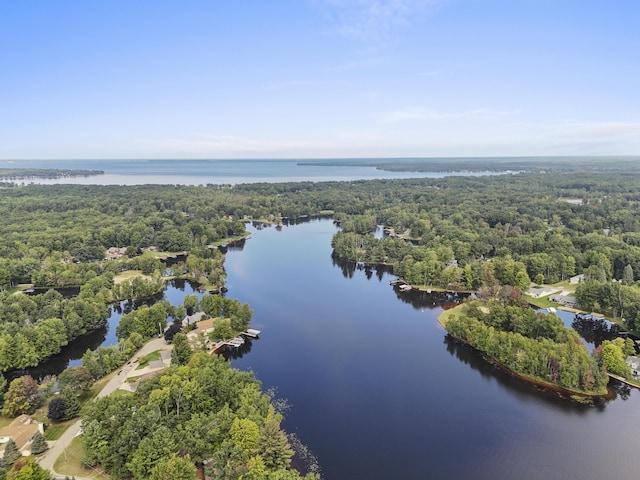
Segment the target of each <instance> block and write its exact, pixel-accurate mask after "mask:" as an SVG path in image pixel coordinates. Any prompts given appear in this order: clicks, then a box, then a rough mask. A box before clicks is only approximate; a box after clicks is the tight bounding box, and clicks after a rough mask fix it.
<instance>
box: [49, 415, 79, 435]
mask: <svg viewBox="0 0 640 480" xmlns="http://www.w3.org/2000/svg"><path fill="white" fill-rule="evenodd" d="M75 420H76V419H75V418H74V419H72V420H67V421H66V422H61V423H53V424H51V425H49V426H48V427H47V429H46V430H45V432H44V439H45V440H57V439H59V438H60V437H61V436H62V434H63V433H64V432H65V430H66V429H67V428H69V425H71V424H72V423H73V422H75Z"/></svg>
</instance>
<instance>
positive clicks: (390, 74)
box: [0, 0, 640, 159]
mask: <svg viewBox="0 0 640 480" xmlns="http://www.w3.org/2000/svg"><path fill="white" fill-rule="evenodd" d="M638 25H640V2H638V1H637V0H617V1H615V2H607V1H604V0H581V1H577V0H277V1H264V0H260V1H257V0H246V1H242V0H235V1H231V0H207V1H196V0H181V1H179V2H178V1H164V0H153V1H150V0H136V1H130V0H110V1H103V2H98V1H87V0H77V1H74V0H64V1H62V0H29V1H6V2H1V3H0V159H43V158H52V159H57V158H69V159H76V158H79V159H82V158H118V159H122V158H315V157H385V156H394V157H406V156H419V157H430V156H493V155H506V156H508V155H557V154H560V155H581V154H589V155H598V154H614V155H618V154H626V155H633V154H638V155H640V88H639V87H640V60H639V59H640V34H639V33H638Z"/></svg>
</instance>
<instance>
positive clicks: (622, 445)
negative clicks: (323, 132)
mask: <svg viewBox="0 0 640 480" xmlns="http://www.w3.org/2000/svg"><path fill="white" fill-rule="evenodd" d="M334 231H335V227H334V225H333V224H332V222H330V221H327V220H323V221H312V222H310V223H306V224H301V225H297V226H295V227H286V226H285V227H283V228H282V229H280V230H277V229H276V228H265V229H262V230H260V231H256V232H254V235H253V237H252V238H251V239H250V240H248V241H247V242H246V243H245V245H244V249H243V250H242V251H241V252H236V251H233V250H231V251H230V252H229V253H228V255H227V263H226V269H227V272H228V284H229V295H230V296H233V297H238V298H240V300H241V301H243V302H244V301H248V302H249V303H250V304H251V306H252V308H253V309H254V310H255V314H254V320H253V326H254V328H258V329H260V330H262V331H263V333H262V335H261V339H260V341H258V342H254V343H253V345H252V348H251V351H250V353H249V354H247V355H244V356H243V357H242V358H239V359H236V360H234V361H233V364H234V365H235V366H236V367H239V368H242V369H251V370H253V371H254V372H255V373H256V375H257V377H258V378H259V379H260V380H262V382H263V383H264V386H265V387H267V388H268V387H276V388H277V389H278V391H279V393H280V395H281V396H283V397H286V398H287V399H288V400H289V401H290V403H291V404H292V405H293V408H292V410H291V411H290V412H289V413H288V415H287V418H286V421H285V427H286V428H287V429H288V430H289V431H292V432H295V433H296V434H297V435H298V436H299V437H300V438H301V439H302V440H303V441H304V442H305V443H306V444H308V445H309V447H310V448H311V449H312V450H313V451H314V452H315V453H316V454H317V456H318V458H319V461H320V464H321V466H322V468H323V473H324V478H326V479H328V480H342V479H344V480H347V479H350V480H354V479H362V480H365V479H395V478H397V479H487V480H500V479H504V480H512V479H514V478H518V479H541V480H542V479H545V480H548V479H556V478H557V479H590V478H616V479H626V478H637V472H638V471H639V469H640V456H638V455H637V448H636V447H635V445H636V443H637V440H640V431H639V430H638V428H637V424H638V422H640V394H639V393H640V392H638V391H636V390H634V391H630V390H629V389H627V388H624V387H620V386H617V387H616V388H617V390H618V394H617V396H616V399H615V400H613V401H610V402H604V401H603V402H601V403H599V404H598V406H595V407H594V406H590V407H588V406H583V405H578V404H575V403H571V402H568V401H565V400H561V399H559V398H558V397H557V396H556V395H555V394H553V393H547V392H541V391H538V390H536V389H535V388H533V387H531V386H529V385H527V384H525V383H522V382H520V381H518V380H516V379H513V378H511V377H509V376H508V375H506V374H504V373H502V372H500V371H499V370H496V369H495V368H494V367H492V366H491V365H489V364H488V363H486V362H485V361H484V360H483V359H482V358H480V357H479V356H478V355H477V354H476V353H475V352H473V351H471V350H469V349H468V348H465V347H460V346H458V345H456V344H454V343H451V342H449V341H447V339H446V337H445V332H444V331H443V329H442V327H441V326H440V325H439V324H438V323H437V321H436V318H437V316H438V314H439V313H440V312H441V311H442V307H441V306H439V304H440V302H441V301H446V300H447V299H446V298H444V299H442V298H434V297H430V296H428V295H424V294H423V295H419V296H413V297H412V298H405V297H404V296H405V295H406V294H403V293H400V292H398V291H397V290H394V289H393V288H392V287H391V286H390V285H389V280H390V279H392V278H393V277H392V276H390V275H389V274H387V273H385V272H376V271H371V272H369V274H367V272H366V271H364V270H357V269H354V268H343V267H342V266H341V265H340V264H339V263H337V262H334V261H333V260H332V258H331V247H330V239H331V235H332V234H333V232H334ZM409 295H411V294H409ZM401 300H405V301H401Z"/></svg>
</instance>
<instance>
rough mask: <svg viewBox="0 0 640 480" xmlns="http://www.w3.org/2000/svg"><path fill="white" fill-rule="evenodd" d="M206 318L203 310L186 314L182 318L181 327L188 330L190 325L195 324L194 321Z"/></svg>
mask: <svg viewBox="0 0 640 480" xmlns="http://www.w3.org/2000/svg"><path fill="white" fill-rule="evenodd" d="M206 318H207V314H206V313H204V312H196V313H194V314H193V315H187V316H186V317H184V318H183V319H182V328H186V329H187V330H189V329H190V328H191V325H195V324H196V323H198V322H200V321H202V320H204V319H206Z"/></svg>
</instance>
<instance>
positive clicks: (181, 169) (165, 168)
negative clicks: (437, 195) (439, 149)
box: [0, 159, 511, 185]
mask: <svg viewBox="0 0 640 480" xmlns="http://www.w3.org/2000/svg"><path fill="white" fill-rule="evenodd" d="M323 162H325V161H320V160H318V161H314V160H304V161H303V160H189V159H184V160H55V161H54V160H19V161H18V160H16V161H7V160H3V161H0V168H56V169H70V170H78V169H84V170H102V171H104V172H105V173H104V174H103V175H96V176H90V177H70V178H57V179H46V178H29V179H21V180H17V183H19V184H20V183H26V184H28V183H35V184H43V185H51V184H77V185H142V184H158V185H208V184H211V185H235V184H239V183H258V182H268V183H279V182H320V181H354V180H371V179H385V178H423V177H427V178H441V177H445V176H451V175H465V176H484V175H496V174H498V173H499V172H488V171H487V172H468V171H465V172H389V171H384V170H379V169H377V168H376V167H371V166H366V165H340V166H335V165H323V164H322V163H323ZM502 173H507V172H502ZM509 173H511V172H509Z"/></svg>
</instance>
